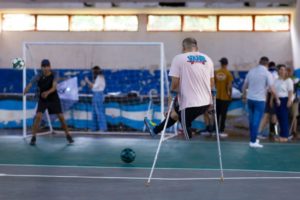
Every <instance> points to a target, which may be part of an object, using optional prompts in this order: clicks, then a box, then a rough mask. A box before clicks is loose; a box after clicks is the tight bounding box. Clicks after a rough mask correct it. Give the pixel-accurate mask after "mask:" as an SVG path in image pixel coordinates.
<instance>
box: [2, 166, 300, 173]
mask: <svg viewBox="0 0 300 200" xmlns="http://www.w3.org/2000/svg"><path fill="white" fill-rule="evenodd" d="M0 167H36V168H37V167H41V168H42V167H45V168H77V169H80V168H82V169H122V170H123V169H126V170H134V169H138V170H150V169H151V168H150V167H106V166H79V165H78V166H77V165H30V164H0ZM156 170H182V171H219V170H220V169H209V168H207V169H206V168H164V167H162V168H160V167H159V168H156ZM224 171H228V172H234V171H238V172H259V173H283V174H284V173H286V174H300V172H299V171H298V172H297V171H278V170H254V169H253V170H252V169H224ZM0 174H1V173H0Z"/></svg>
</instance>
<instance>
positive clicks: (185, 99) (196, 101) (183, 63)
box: [169, 38, 214, 139]
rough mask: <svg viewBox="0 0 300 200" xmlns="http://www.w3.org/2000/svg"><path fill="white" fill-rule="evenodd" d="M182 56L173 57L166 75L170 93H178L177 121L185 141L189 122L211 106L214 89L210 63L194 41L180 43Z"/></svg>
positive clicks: (188, 39) (189, 132)
mask: <svg viewBox="0 0 300 200" xmlns="http://www.w3.org/2000/svg"><path fill="white" fill-rule="evenodd" d="M182 48H183V53H182V54H179V55H177V56H175V57H174V58H173V61H172V64H171V68H170V72H169V76H171V78H172V83H171V94H172V95H173V96H175V95H176V94H177V92H178V102H179V110H180V121H181V124H182V127H183V132H184V134H185V137H186V138H187V139H190V138H191V137H192V130H191V126H192V121H193V120H194V119H196V118H197V117H198V116H199V115H201V114H204V113H205V111H206V110H207V109H208V108H209V106H210V105H211V104H212V96H211V89H212V87H214V66H213V62H212V60H211V59H210V58H209V57H208V56H207V55H205V54H202V53H200V52H199V51H198V45H197V41H196V39H194V38H185V39H184V40H183V42H182Z"/></svg>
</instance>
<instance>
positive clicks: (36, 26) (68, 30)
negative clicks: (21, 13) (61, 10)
mask: <svg viewBox="0 0 300 200" xmlns="http://www.w3.org/2000/svg"><path fill="white" fill-rule="evenodd" d="M38 16H67V17H68V29H67V30H38ZM35 24H36V25H35V29H36V31H37V32H70V15H69V14H66V15H64V14H36V23H35Z"/></svg>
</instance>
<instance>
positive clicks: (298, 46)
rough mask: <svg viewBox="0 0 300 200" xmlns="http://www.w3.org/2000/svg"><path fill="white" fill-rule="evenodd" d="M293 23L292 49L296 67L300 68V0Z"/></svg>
mask: <svg viewBox="0 0 300 200" xmlns="http://www.w3.org/2000/svg"><path fill="white" fill-rule="evenodd" d="M293 17H294V18H293V23H292V31H291V34H292V49H293V57H294V66H295V69H299V68H300V26H299V24H300V1H297V5H296V9H295V14H294V16H293Z"/></svg>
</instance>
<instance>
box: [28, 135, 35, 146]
mask: <svg viewBox="0 0 300 200" xmlns="http://www.w3.org/2000/svg"><path fill="white" fill-rule="evenodd" d="M35 143H36V137H35V136H32V138H31V140H30V143H29V144H30V145H31V146H34V145H35Z"/></svg>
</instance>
